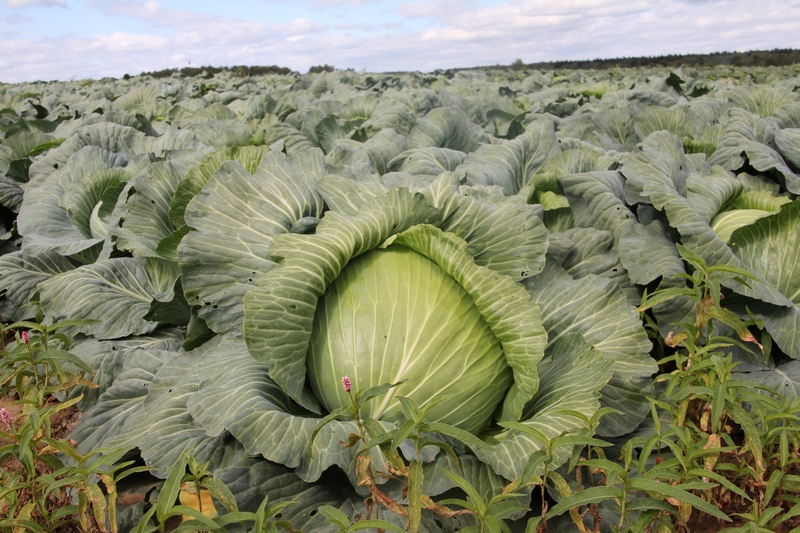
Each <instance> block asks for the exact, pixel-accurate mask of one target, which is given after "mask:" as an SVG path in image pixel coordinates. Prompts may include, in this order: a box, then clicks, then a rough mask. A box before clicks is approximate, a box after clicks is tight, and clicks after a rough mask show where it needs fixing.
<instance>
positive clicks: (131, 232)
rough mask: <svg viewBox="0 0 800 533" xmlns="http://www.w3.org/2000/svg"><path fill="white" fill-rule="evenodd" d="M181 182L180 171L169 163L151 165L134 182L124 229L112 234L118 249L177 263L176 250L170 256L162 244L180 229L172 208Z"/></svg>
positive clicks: (126, 211) (126, 209)
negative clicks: (172, 214)
mask: <svg viewBox="0 0 800 533" xmlns="http://www.w3.org/2000/svg"><path fill="white" fill-rule="evenodd" d="M182 180H183V175H182V174H181V172H180V169H179V168H178V166H177V165H175V164H174V163H172V162H170V161H163V162H157V163H152V164H151V165H150V166H149V167H148V168H147V172H143V173H141V174H138V175H137V176H135V177H134V178H133V179H132V180H131V186H132V187H133V189H134V190H135V192H134V193H133V194H131V196H130V197H128V199H127V202H126V203H125V214H124V217H123V218H124V221H123V222H122V227H121V228H117V229H115V230H114V231H113V234H114V235H116V237H117V248H118V249H120V250H128V251H130V252H133V253H134V254H135V255H137V256H139V257H164V258H165V259H172V260H177V254H175V253H174V249H172V250H171V253H167V252H166V251H165V250H163V249H161V250H159V244H160V243H161V242H162V241H163V240H164V239H166V238H168V237H169V236H170V235H172V234H173V233H174V232H175V230H176V229H177V228H176V227H175V225H174V224H173V223H172V221H171V220H170V218H169V205H170V201H171V199H172V197H173V196H174V194H175V190H176V189H177V187H178V184H179V183H180V182H181V181H182Z"/></svg>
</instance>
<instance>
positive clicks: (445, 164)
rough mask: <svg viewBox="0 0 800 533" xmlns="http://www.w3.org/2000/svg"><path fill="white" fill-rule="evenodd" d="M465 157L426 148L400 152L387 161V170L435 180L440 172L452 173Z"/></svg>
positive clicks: (451, 151)
mask: <svg viewBox="0 0 800 533" xmlns="http://www.w3.org/2000/svg"><path fill="white" fill-rule="evenodd" d="M466 157H467V154H465V153H464V152H461V151H459V150H452V149H450V148H439V147H436V146H428V147H424V148H415V149H413V150H406V151H405V152H402V153H401V154H399V155H398V156H397V157H395V158H394V159H392V160H391V161H389V165H388V168H389V169H390V170H395V171H402V172H408V173H409V174H413V175H415V176H429V177H431V178H435V177H436V176H438V175H439V174H441V173H442V172H449V171H454V170H455V169H456V168H457V167H458V166H459V165H460V164H461V163H463V162H464V159H465V158H466Z"/></svg>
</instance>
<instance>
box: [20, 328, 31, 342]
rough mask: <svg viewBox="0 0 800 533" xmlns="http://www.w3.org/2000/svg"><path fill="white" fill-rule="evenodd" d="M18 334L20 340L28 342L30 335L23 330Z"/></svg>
mask: <svg viewBox="0 0 800 533" xmlns="http://www.w3.org/2000/svg"><path fill="white" fill-rule="evenodd" d="M19 336H20V338H21V339H22V342H24V343H25V344H28V342H29V341H30V337H29V336H28V332H27V331H23V332H22V333H20V334H19Z"/></svg>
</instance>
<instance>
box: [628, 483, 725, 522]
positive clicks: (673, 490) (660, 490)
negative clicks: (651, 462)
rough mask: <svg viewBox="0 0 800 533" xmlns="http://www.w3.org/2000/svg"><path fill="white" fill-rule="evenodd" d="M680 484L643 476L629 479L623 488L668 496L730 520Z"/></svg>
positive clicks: (716, 508) (722, 518)
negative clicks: (671, 483) (676, 484)
mask: <svg viewBox="0 0 800 533" xmlns="http://www.w3.org/2000/svg"><path fill="white" fill-rule="evenodd" d="M680 486H681V485H678V486H675V485H669V484H667V483H662V482H660V481H655V480H652V479H643V478H633V479H629V480H628V481H627V482H626V484H625V488H626V489H628V490H641V491H644V492H647V493H648V494H659V495H663V496H670V497H672V498H676V499H678V500H680V501H683V502H686V503H689V504H691V505H692V506H693V507H694V508H695V509H698V510H700V511H702V512H704V513H707V514H710V515H711V516H715V517H717V518H719V519H721V520H725V521H726V522H730V521H731V519H730V517H729V516H728V515H726V514H725V513H723V512H722V511H720V510H719V508H718V507H716V506H714V505H711V504H710V503H708V502H707V501H705V500H703V499H702V498H699V497H697V496H695V495H694V494H692V493H690V492H687V491H685V490H682V489H680V488H679V487H680Z"/></svg>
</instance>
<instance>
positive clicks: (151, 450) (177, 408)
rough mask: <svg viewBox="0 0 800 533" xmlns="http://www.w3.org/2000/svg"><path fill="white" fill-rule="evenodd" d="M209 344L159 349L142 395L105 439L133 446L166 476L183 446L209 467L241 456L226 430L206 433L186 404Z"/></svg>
mask: <svg viewBox="0 0 800 533" xmlns="http://www.w3.org/2000/svg"><path fill="white" fill-rule="evenodd" d="M213 344H217V342H214V343H213ZM208 349H213V348H212V347H211V346H205V347H203V348H201V349H198V350H197V351H196V352H186V353H172V354H170V355H167V354H164V362H163V364H162V365H161V366H160V367H159V368H158V370H157V371H156V374H155V375H154V376H153V380H152V381H151V382H150V385H149V386H148V387H147V397H146V398H145V399H144V401H143V402H142V403H141V405H140V406H138V408H137V409H136V411H135V412H132V413H131V414H130V416H129V417H127V419H126V420H125V425H124V426H123V427H122V428H121V430H120V431H118V432H116V433H115V434H113V436H111V437H110V438H107V439H106V440H105V442H104V445H105V446H108V447H111V448H116V447H128V448H131V449H132V448H138V449H139V451H140V452H141V455H142V458H143V459H144V460H145V462H146V463H147V465H148V466H149V467H150V468H151V469H152V470H151V472H152V473H153V474H154V475H156V476H158V477H167V474H168V473H169V470H170V468H171V467H172V465H174V464H175V463H176V462H177V461H178V460H179V459H180V456H181V454H182V453H184V452H187V453H190V454H191V455H192V457H194V458H195V459H197V460H198V461H199V462H200V463H205V462H208V463H209V468H210V469H211V471H213V470H215V469H216V468H220V467H222V466H226V465H229V464H235V463H236V462H237V461H239V460H241V459H242V458H244V450H243V447H242V446H241V444H239V443H238V442H236V441H235V440H234V439H233V437H232V436H231V435H230V434H228V433H224V434H222V435H220V436H217V437H210V436H208V435H207V434H206V431H205V429H204V428H203V426H201V425H200V424H199V423H198V422H196V421H195V420H194V418H192V416H191V415H190V414H189V411H188V410H187V408H186V402H187V400H188V399H189V398H190V397H191V396H192V394H193V393H194V392H195V391H196V390H197V389H198V388H199V384H200V380H199V378H198V377H197V373H196V372H195V365H196V363H197V361H198V359H199V356H200V355H202V352H203V351H206V350H208Z"/></svg>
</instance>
